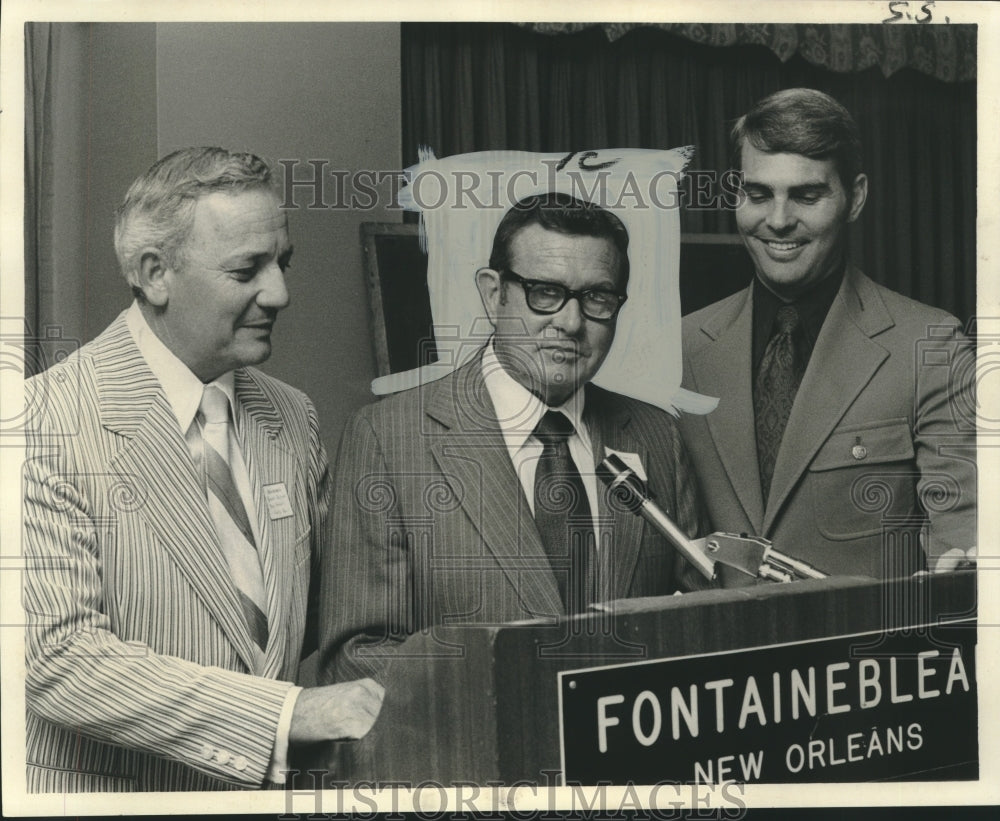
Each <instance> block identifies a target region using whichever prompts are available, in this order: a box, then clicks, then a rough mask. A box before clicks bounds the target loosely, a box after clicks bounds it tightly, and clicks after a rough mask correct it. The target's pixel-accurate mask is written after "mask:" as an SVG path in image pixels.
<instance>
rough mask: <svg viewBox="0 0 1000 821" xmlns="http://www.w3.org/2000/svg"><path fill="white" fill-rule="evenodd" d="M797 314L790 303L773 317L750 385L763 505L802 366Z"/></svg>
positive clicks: (769, 489)
mask: <svg viewBox="0 0 1000 821" xmlns="http://www.w3.org/2000/svg"><path fill="white" fill-rule="evenodd" d="M798 327H799V314H798V311H796V310H795V306H794V305H782V306H781V307H780V308H779V309H778V313H777V315H776V316H775V318H774V333H773V335H772V336H771V339H770V340H769V341H768V343H767V348H765V349H764V356H763V358H762V359H761V360H760V368H758V369H757V378H756V379H755V380H754V388H753V410H754V420H755V423H756V429H757V462H758V466H759V467H760V489H761V492H762V493H763V496H764V503H765V505H766V504H767V497H768V494H769V493H770V492H771V478H772V477H773V475H774V463H775V461H777V458H778V448H779V447H781V438H782V436H784V433H785V425H786V424H788V415H789V414H790V413H791V410H792V403H793V402H794V401H795V393H796V392H797V391H798V389H799V382H801V381H802V367H801V364H800V362H799V358H800V357H799V356H798V355H797V352H796V349H795V332H796V330H797V329H798Z"/></svg>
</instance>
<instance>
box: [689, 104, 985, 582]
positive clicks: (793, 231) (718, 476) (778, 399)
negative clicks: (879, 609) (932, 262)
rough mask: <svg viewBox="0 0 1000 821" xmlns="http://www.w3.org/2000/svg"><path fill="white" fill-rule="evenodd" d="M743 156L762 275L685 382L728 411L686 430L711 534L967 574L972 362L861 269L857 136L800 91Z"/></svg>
mask: <svg viewBox="0 0 1000 821" xmlns="http://www.w3.org/2000/svg"><path fill="white" fill-rule="evenodd" d="M732 142H733V152H734V157H735V158H736V160H737V162H738V165H739V167H740V168H741V170H742V172H743V176H744V181H743V192H744V194H745V201H744V202H743V203H742V205H741V206H740V208H739V209H738V210H737V212H736V219H737V225H738V227H739V231H740V234H741V236H742V238H743V242H744V244H745V245H746V248H747V250H748V252H749V253H750V256H751V258H752V259H753V262H754V266H755V268H756V277H755V278H754V281H753V283H752V284H751V285H750V287H749V288H747V289H746V290H743V291H741V292H739V293H737V294H735V295H733V296H731V297H728V298H726V299H724V300H722V301H721V302H717V303H715V304H714V305H710V306H709V307H707V308H704V309H702V310H700V311H698V312H696V313H694V314H691V315H689V316H687V317H685V318H684V325H683V345H684V386H685V387H687V388H690V389H692V390H695V391H699V392H701V393H704V394H709V395H712V396H717V397H719V405H718V408H717V409H716V410H715V411H713V412H712V413H710V414H708V415H706V416H690V415H688V416H685V417H684V418H683V419H682V421H681V426H682V430H683V431H684V436H685V441H686V443H687V445H688V448H689V449H690V451H691V455H692V459H693V460H694V463H695V467H696V470H697V472H698V476H699V478H700V480H701V482H702V487H703V489H704V492H705V498H706V503H707V505H708V508H709V512H710V515H711V518H712V524H713V527H714V528H715V529H717V530H722V531H728V532H735V533H740V532H747V533H751V534H754V535H757V536H763V537H765V538H767V539H770V540H771V541H772V542H773V543H774V545H775V547H776V548H777V549H778V550H781V551H783V552H785V553H789V554H792V555H794V556H796V557H798V558H801V559H805V560H806V561H808V562H810V563H812V564H814V565H815V566H817V567H819V568H821V569H822V570H824V571H826V572H828V573H831V574H857V575H866V576H874V577H883V576H891V575H896V574H908V573H911V572H914V571H916V570H918V569H922V568H923V567H924V566H925V560H926V563H927V565H928V566H929V567H930V568H931V569H934V570H944V569H950V568H951V567H954V566H955V565H956V564H957V563H958V562H960V561H962V560H964V558H965V556H966V553H967V551H970V549H971V548H973V547H974V546H975V544H976V464H975V427H974V422H975V399H974V396H973V382H972V379H973V377H974V371H975V368H974V367H973V363H974V356H973V351H972V347H971V344H970V343H969V340H968V339H966V338H965V337H964V336H963V335H962V333H961V331H960V330H959V327H958V321H957V320H956V319H955V318H954V317H952V316H949V315H948V314H947V313H945V312H944V311H941V310H938V309H936V308H931V307H929V306H926V305H921V304H920V303H918V302H914V301H913V300H911V299H907V298H906V297H904V296H901V295H900V294H897V293H895V292H893V291H890V290H889V289H887V288H884V287H882V286H880V285H878V284H876V283H875V282H873V281H872V280H871V279H869V278H868V277H866V276H865V275H864V274H863V273H861V271H859V270H858V269H857V268H855V267H854V266H853V265H851V264H850V263H849V262H848V260H847V253H846V242H847V228H848V225H849V224H850V223H852V222H854V221H855V220H857V219H858V218H859V217H860V215H861V212H862V209H863V208H864V205H865V199H866V198H867V195H868V179H867V177H866V176H865V174H864V173H862V157H861V141H860V138H859V136H858V129H857V125H856V124H855V123H854V120H853V119H852V118H851V116H850V114H849V113H848V112H847V110H846V109H845V108H844V107H843V106H841V105H840V104H839V103H837V102H836V101H835V100H833V99H832V98H831V97H829V96H827V95H826V94H823V93H821V92H819V91H815V90H812V89H789V90H786V91H781V92H778V93H776V94H773V95H772V96H770V97H768V98H766V99H764V100H762V101H760V102H759V103H757V104H756V105H755V106H754V107H753V108H752V109H751V110H750V112H749V113H747V114H746V115H745V116H744V117H741V118H740V119H739V120H738V121H737V123H736V125H735V126H734V128H733V131H732ZM946 275H947V272H946V271H942V276H946Z"/></svg>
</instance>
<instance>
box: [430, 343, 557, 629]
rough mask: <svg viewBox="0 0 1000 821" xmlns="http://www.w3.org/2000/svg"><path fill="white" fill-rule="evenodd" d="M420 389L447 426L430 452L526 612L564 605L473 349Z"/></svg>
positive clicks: (549, 611)
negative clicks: (450, 371) (446, 374)
mask: <svg viewBox="0 0 1000 821" xmlns="http://www.w3.org/2000/svg"><path fill="white" fill-rule="evenodd" d="M424 390H425V391H426V398H425V406H424V407H425V413H426V414H427V415H428V416H430V417H431V418H433V419H434V420H435V421H437V422H438V423H440V424H442V425H444V426H445V427H446V428H448V430H449V433H448V434H446V435H442V436H438V437H436V439H435V441H434V442H433V443H432V445H431V452H432V454H433V456H434V459H435V461H436V462H437V465H438V467H439V468H440V470H441V473H442V475H443V476H444V479H445V481H446V482H448V484H449V485H450V486H451V488H452V491H453V492H454V494H455V498H456V499H458V500H459V503H460V505H461V508H462V511H463V513H464V515H465V516H467V517H468V519H469V521H470V522H471V523H472V525H473V526H474V527H475V528H476V530H477V531H478V533H479V535H480V537H481V538H482V540H483V544H484V545H485V546H486V548H487V549H488V550H489V551H490V552H491V553H492V554H493V555H494V556H495V557H496V559H497V562H498V563H499V565H500V567H501V568H502V570H503V572H504V575H505V576H506V577H507V580H508V581H509V582H510V584H512V585H513V586H514V589H515V590H516V591H517V593H518V596H519V598H520V600H521V604H522V606H523V607H524V609H525V611H526V612H528V613H531V614H532V615H534V616H538V617H553V616H557V615H560V614H562V613H564V612H565V610H564V608H563V604H562V600H561V599H560V597H559V588H558V587H557V585H556V580H555V576H554V575H553V573H552V569H551V566H550V564H549V559H548V556H547V555H546V553H545V548H544V547H543V545H542V540H541V536H540V535H539V533H538V528H537V527H536V525H535V520H534V518H533V517H532V515H531V509H530V507H529V506H528V502H527V499H525V496H524V493H523V492H522V491H521V485H520V481H519V480H518V478H517V475H516V474H515V472H514V466H513V464H512V463H511V460H510V456H509V454H508V452H507V446H506V444H505V443H504V439H503V434H502V433H501V431H500V426H499V424H498V422H497V421H496V412H495V411H494V409H493V403H492V402H491V400H490V398H489V393H488V392H487V390H486V385H485V383H484V382H483V379H482V370H481V357H476V358H474V359H473V361H472V362H470V363H469V364H468V365H466V366H464V367H462V368H460V369H459V370H457V371H456V372H455V374H454V377H452V378H445V379H442V380H440V381H439V382H435V383H432V384H431V385H429V386H427V387H426V388H425V389H424ZM512 490H514V491H515V492H513V493H512V492H511V491H512Z"/></svg>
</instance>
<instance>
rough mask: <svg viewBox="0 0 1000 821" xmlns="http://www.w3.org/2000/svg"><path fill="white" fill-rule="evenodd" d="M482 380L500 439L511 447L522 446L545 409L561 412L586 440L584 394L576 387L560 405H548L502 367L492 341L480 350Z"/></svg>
mask: <svg viewBox="0 0 1000 821" xmlns="http://www.w3.org/2000/svg"><path fill="white" fill-rule="evenodd" d="M482 369H483V381H484V382H485V383H486V390H487V392H488V393H489V395H490V399H491V400H492V401H493V409H494V410H495V411H496V415H497V422H498V423H499V424H500V431H501V433H503V438H504V442H505V443H506V445H507V447H508V448H509V449H511V450H514V451H516V450H518V449H520V448H521V447H523V445H524V443H525V442H526V441H527V439H528V437H529V436H531V434H532V433H534V430H535V427H536V426H537V425H538V422H539V420H541V418H542V416H544V415H545V412H546V411H548V410H558V411H561V412H562V413H564V414H565V415H566V416H567V417H568V418H569V420H570V421H571V422H572V423H573V428H574V429H575V431H576V433H577V435H579V436H580V437H581V438H582V439H583V440H584V441H586V428H585V427H584V426H583V403H584V399H585V396H586V393H585V391H584V390H583V388H580V389H579V390H578V391H577V392H576V393H574V394H573V395H572V396H571V397H570V398H569V399H567V400H566V401H565V402H563V404H561V405H559V406H557V407H554V408H549V406H548V405H546V404H545V403H544V402H543V401H542V400H541V399H539V398H538V397H537V396H535V394H533V393H532V392H531V391H529V390H528V389H527V388H526V387H524V385H522V384H521V383H520V382H518V381H517V380H516V379H514V377H512V376H511V375H510V374H509V373H507V371H506V370H505V369H504V367H503V365H501V364H500V360H499V359H497V356H496V352H495V351H494V349H493V340H492V339H491V340H490V343H489V344H488V345H487V346H486V349H485V350H484V351H483V361H482Z"/></svg>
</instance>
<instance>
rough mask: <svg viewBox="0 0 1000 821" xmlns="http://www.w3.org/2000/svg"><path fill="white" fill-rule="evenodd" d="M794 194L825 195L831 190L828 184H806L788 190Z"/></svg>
mask: <svg viewBox="0 0 1000 821" xmlns="http://www.w3.org/2000/svg"><path fill="white" fill-rule="evenodd" d="M788 190H789V191H790V192H791V193H792V194H825V193H826V192H827V191H829V190H830V184H829V183H827V182H805V183H802V185H793V186H792V187H791V188H789V189H788Z"/></svg>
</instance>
